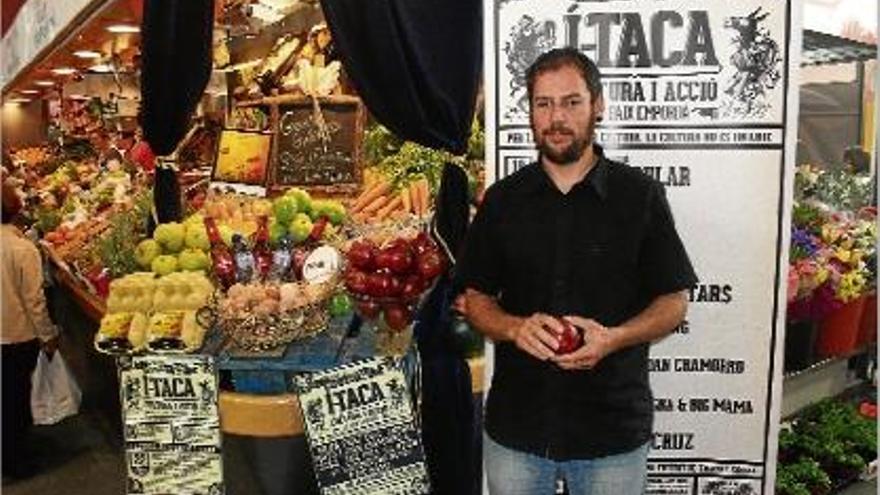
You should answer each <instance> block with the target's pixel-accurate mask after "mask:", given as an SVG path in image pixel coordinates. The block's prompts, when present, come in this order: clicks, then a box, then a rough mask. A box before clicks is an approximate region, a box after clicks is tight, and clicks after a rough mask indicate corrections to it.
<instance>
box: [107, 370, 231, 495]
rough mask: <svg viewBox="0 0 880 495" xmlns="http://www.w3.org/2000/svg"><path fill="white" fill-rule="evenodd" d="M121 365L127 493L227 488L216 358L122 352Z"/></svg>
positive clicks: (198, 494) (216, 493)
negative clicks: (218, 408)
mask: <svg viewBox="0 0 880 495" xmlns="http://www.w3.org/2000/svg"><path fill="white" fill-rule="evenodd" d="M118 366H119V386H120V399H121V401H122V419H123V424H124V435H125V460H126V469H127V472H128V481H127V483H126V485H127V486H126V491H127V493H129V494H157V495H158V494H166V493H175V494H180V495H184V494H189V495H221V494H222V493H224V485H223V466H222V455H221V449H220V417H219V415H218V410H217V374H216V373H217V370H216V368H215V366H214V360H213V358H211V357H210V356H183V355H164V356H163V355H154V356H138V357H121V358H119V361H118Z"/></svg>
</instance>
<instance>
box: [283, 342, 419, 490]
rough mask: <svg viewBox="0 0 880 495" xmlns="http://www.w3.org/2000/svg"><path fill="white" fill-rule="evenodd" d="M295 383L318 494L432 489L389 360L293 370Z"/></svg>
mask: <svg viewBox="0 0 880 495" xmlns="http://www.w3.org/2000/svg"><path fill="white" fill-rule="evenodd" d="M294 385H295V387H296V390H297V392H298V393H299V403H300V407H302V412H303V418H304V419H305V427H306V429H305V433H306V439H307V440H308V444H309V451H310V452H311V455H312V465H313V466H314V469H315V478H316V481H317V483H318V487H319V488H320V491H321V495H342V494H357V495H387V494H395V495H424V494H427V493H430V483H429V481H428V471H427V467H426V463H425V452H424V449H423V448H422V443H421V434H420V432H419V430H418V429H417V428H416V427H415V423H414V416H413V410H412V407H411V404H410V393H409V389H408V387H407V382H406V378H405V376H404V374H403V371H402V370H401V368H400V365H399V363H397V362H396V361H395V360H394V358H391V357H384V358H373V359H367V360H363V361H360V362H356V363H351V364H346V365H342V366H339V367H337V368H333V369H330V370H325V371H321V372H317V373H312V374H303V375H297V376H295V377H294Z"/></svg>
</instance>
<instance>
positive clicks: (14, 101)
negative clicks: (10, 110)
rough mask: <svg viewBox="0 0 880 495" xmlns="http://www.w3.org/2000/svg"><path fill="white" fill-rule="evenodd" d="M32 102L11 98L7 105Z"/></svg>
mask: <svg viewBox="0 0 880 495" xmlns="http://www.w3.org/2000/svg"><path fill="white" fill-rule="evenodd" d="M30 101H31V99H30V98H10V99H8V100H6V103H29V102H30Z"/></svg>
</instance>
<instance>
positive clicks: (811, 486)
mask: <svg viewBox="0 0 880 495" xmlns="http://www.w3.org/2000/svg"><path fill="white" fill-rule="evenodd" d="M830 490H831V479H830V478H829V477H828V475H827V474H826V473H825V472H824V471H822V469H821V467H820V466H819V463H817V462H816V461H814V460H813V459H809V458H801V459H800V460H799V461H798V462H796V463H794V464H788V465H783V466H780V467H779V469H777V471H776V493H777V494H778V495H806V494H809V495H824V494H826V493H828V492H829V491H830Z"/></svg>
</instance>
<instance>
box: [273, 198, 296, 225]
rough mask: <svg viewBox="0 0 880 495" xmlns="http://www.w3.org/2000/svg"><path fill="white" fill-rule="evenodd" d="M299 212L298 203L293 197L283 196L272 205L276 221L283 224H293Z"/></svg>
mask: <svg viewBox="0 0 880 495" xmlns="http://www.w3.org/2000/svg"><path fill="white" fill-rule="evenodd" d="M297 211H299V208H298V205H297V201H296V198H294V197H292V196H281V197H279V198H276V199H275V201H274V202H273V203H272V213H273V214H274V215H275V219H276V220H277V221H278V222H280V223H283V224H287V223H289V222H291V221H292V220H293V218H294V216H295V215H296V213H297Z"/></svg>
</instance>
